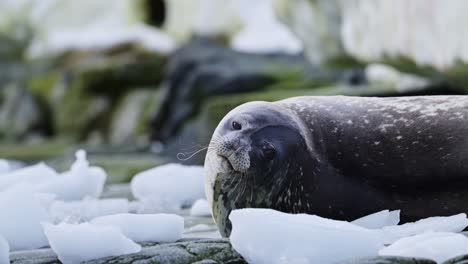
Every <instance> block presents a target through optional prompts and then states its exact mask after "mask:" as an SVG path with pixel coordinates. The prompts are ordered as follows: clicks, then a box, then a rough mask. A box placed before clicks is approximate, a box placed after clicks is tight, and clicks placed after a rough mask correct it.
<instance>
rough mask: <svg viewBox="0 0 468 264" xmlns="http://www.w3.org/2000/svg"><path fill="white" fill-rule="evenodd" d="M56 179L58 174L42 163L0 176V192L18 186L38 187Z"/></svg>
mask: <svg viewBox="0 0 468 264" xmlns="http://www.w3.org/2000/svg"><path fill="white" fill-rule="evenodd" d="M54 179H58V173H57V172H56V171H55V170H54V169H52V168H50V167H49V166H47V165H46V164H44V163H42V162H41V163H39V164H36V165H32V166H28V167H24V168H22V169H18V170H14V171H12V172H8V173H6V174H2V175H1V176H0V191H2V190H6V189H7V188H9V187H12V186H14V185H19V184H28V185H38V184H42V183H45V182H48V181H50V180H54Z"/></svg>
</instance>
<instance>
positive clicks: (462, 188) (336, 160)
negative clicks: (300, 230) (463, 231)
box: [205, 96, 468, 236]
mask: <svg viewBox="0 0 468 264" xmlns="http://www.w3.org/2000/svg"><path fill="white" fill-rule="evenodd" d="M205 173H206V175H205V176H206V182H205V190H206V195H207V198H208V201H209V202H210V204H211V207H212V210H213V217H214V219H215V221H216V223H217V225H218V228H219V230H220V232H221V234H222V235H223V236H229V234H230V230H231V224H230V222H229V220H228V216H229V213H230V212H231V210H233V209H238V208H249V207H250V208H272V209H275V210H279V211H282V212H287V213H307V214H316V215H319V216H322V217H327V218H332V219H339V220H348V221H349V220H353V219H356V218H359V217H362V216H364V215H368V214H371V213H374V212H377V211H380V210H384V209H401V220H402V222H407V221H415V220H418V219H420V218H424V217H429V216H435V215H451V214H457V213H460V212H465V213H468V96H419V97H395V98H369V97H368V98H365V97H347V96H329V97H328V96H317V97H315V96H310V97H307V96H306V97H296V98H290V99H286V100H282V101H277V102H250V103H246V104H243V105H241V106H239V107H237V108H235V109H234V110H232V111H231V112H230V113H228V114H227V115H226V116H225V117H224V118H223V120H222V121H221V122H220V124H219V125H218V127H217V128H216V130H215V132H214V134H213V137H212V140H211V142H210V145H209V150H208V153H207V156H206V160H205ZM259 221H261V219H259Z"/></svg>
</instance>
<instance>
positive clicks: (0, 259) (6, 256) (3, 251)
mask: <svg viewBox="0 0 468 264" xmlns="http://www.w3.org/2000/svg"><path fill="white" fill-rule="evenodd" d="M0 263H10V246H9V245H8V241H7V240H6V239H5V238H4V237H3V236H2V235H1V234H0Z"/></svg>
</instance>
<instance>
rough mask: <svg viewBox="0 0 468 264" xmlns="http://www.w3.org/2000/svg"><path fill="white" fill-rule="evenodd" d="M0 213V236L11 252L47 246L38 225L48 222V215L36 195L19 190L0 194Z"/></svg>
mask: <svg viewBox="0 0 468 264" xmlns="http://www.w3.org/2000/svg"><path fill="white" fill-rule="evenodd" d="M0 212H2V216H1V217H0V234H2V235H3V236H4V237H5V239H6V240H8V243H9V245H10V249H11V250H26V249H35V248H40V247H44V246H47V245H48V243H47V239H46V237H45V235H44V232H43V230H42V226H41V224H40V223H41V222H47V221H49V215H48V213H47V210H46V209H45V208H44V207H43V204H42V203H41V199H40V198H39V197H38V196H37V195H34V194H32V193H31V192H27V191H21V190H8V191H5V192H1V193H0Z"/></svg>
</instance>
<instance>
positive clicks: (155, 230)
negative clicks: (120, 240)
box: [91, 214, 184, 243]
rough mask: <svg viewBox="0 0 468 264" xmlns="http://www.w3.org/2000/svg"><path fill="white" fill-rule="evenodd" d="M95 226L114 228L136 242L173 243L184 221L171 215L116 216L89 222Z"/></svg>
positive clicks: (181, 231) (177, 238) (178, 236)
mask: <svg viewBox="0 0 468 264" xmlns="http://www.w3.org/2000/svg"><path fill="white" fill-rule="evenodd" d="M91 223H92V224H93V225H96V226H114V227H118V228H119V229H120V230H122V232H123V234H124V235H125V236H127V237H128V238H130V239H132V240H134V241H137V242H146V241H151V242H161V243H169V242H175V241H177V240H179V239H180V238H181V237H182V233H183V232H184V219H183V218H182V217H181V216H178V215H173V214H143V215H138V214H117V215H109V216H102V217H98V218H96V219H94V220H92V221H91Z"/></svg>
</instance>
